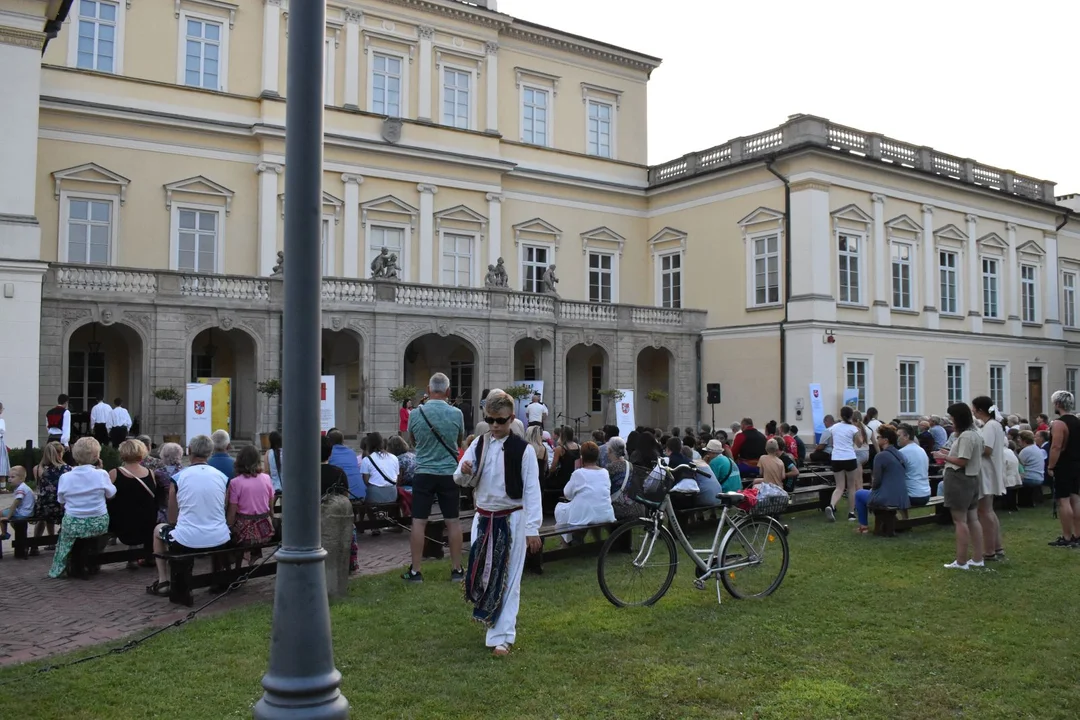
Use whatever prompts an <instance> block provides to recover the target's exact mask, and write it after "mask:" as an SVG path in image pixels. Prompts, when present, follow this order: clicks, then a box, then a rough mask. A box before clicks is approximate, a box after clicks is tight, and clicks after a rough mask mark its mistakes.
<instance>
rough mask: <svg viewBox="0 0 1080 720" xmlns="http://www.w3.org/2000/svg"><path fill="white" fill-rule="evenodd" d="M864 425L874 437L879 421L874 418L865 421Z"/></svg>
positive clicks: (879, 424)
mask: <svg viewBox="0 0 1080 720" xmlns="http://www.w3.org/2000/svg"><path fill="white" fill-rule="evenodd" d="M866 427H868V428H870V432H871V433H873V435H871V437H874V436H876V435H877V429H878V428H879V427H881V421H880V420H878V419H877V418H874V419H873V420H871V421H870V422H868V423H866Z"/></svg>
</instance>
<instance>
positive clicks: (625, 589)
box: [596, 520, 679, 607]
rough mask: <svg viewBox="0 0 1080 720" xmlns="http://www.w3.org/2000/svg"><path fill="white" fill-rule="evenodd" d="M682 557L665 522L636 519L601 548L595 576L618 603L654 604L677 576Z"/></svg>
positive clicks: (628, 605) (623, 604) (618, 605)
mask: <svg viewBox="0 0 1080 720" xmlns="http://www.w3.org/2000/svg"><path fill="white" fill-rule="evenodd" d="M678 566H679V558H678V555H677V554H676V552H675V539H674V538H672V537H671V533H670V532H668V529H667V528H665V527H664V526H663V525H661V526H660V527H659V531H657V530H655V529H654V528H653V524H652V523H651V522H649V521H647V520H635V521H633V522H629V523H627V524H625V525H622V526H620V527H619V528H618V529H616V530H615V532H613V533H611V535H610V536H609V537H608V539H607V540H606V541H605V542H604V546H603V547H602V548H601V549H600V559H599V560H598V561H597V565H596V578H597V580H599V582H600V590H601V591H602V592H603V593H604V597H606V598H607V599H608V601H609V602H611V604H612V605H614V606H615V607H642V606H645V605H652V604H653V603H655V602H656V601H657V600H659V599H660V598H662V597H663V596H664V593H666V592H667V591H668V588H669V587H671V581H672V580H673V579H674V578H675V571H676V570H677V569H678Z"/></svg>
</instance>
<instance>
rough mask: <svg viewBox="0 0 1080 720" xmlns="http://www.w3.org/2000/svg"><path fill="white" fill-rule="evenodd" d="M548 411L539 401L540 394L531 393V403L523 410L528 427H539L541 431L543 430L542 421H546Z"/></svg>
mask: <svg viewBox="0 0 1080 720" xmlns="http://www.w3.org/2000/svg"><path fill="white" fill-rule="evenodd" d="M547 416H548V409H547V405H544V403H542V402H541V401H540V393H533V396H532V402H531V403H529V404H528V406H526V408H525V419H526V420H528V422H529V427H533V426H534V425H535V426H539V427H540V429H541V430H542V429H543V428H544V421H546V420H547Z"/></svg>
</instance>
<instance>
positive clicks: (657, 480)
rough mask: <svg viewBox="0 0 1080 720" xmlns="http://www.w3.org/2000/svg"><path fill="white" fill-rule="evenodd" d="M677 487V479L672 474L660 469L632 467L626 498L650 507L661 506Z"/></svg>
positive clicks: (627, 482)
mask: <svg viewBox="0 0 1080 720" xmlns="http://www.w3.org/2000/svg"><path fill="white" fill-rule="evenodd" d="M673 487H675V478H674V477H673V476H672V474H671V473H669V472H666V471H665V470H662V469H660V468H658V467H655V466H653V467H651V468H649V467H642V466H640V465H631V466H630V477H629V478H628V479H627V481H626V496H627V497H628V498H630V499H632V500H637V501H638V502H642V503H646V504H648V505H659V504H660V503H662V502H664V498H665V497H667V494H668V493H669V492H671V488H673Z"/></svg>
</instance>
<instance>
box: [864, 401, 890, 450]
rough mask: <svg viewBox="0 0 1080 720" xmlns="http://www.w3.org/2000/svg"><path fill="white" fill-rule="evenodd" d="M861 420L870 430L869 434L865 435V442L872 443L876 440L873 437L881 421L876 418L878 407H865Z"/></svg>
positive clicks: (875, 435)
mask: <svg viewBox="0 0 1080 720" xmlns="http://www.w3.org/2000/svg"><path fill="white" fill-rule="evenodd" d="M863 422H864V423H865V424H866V427H867V428H868V429H869V430H870V434H869V435H867V436H866V444H867V445H873V444H874V443H875V442H876V441H875V440H874V438H876V437H877V429H878V428H879V427H881V421H880V420H878V409H877V408H876V407H868V408H866V413H865V415H864V416H863ZM894 446H895V443H894Z"/></svg>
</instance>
